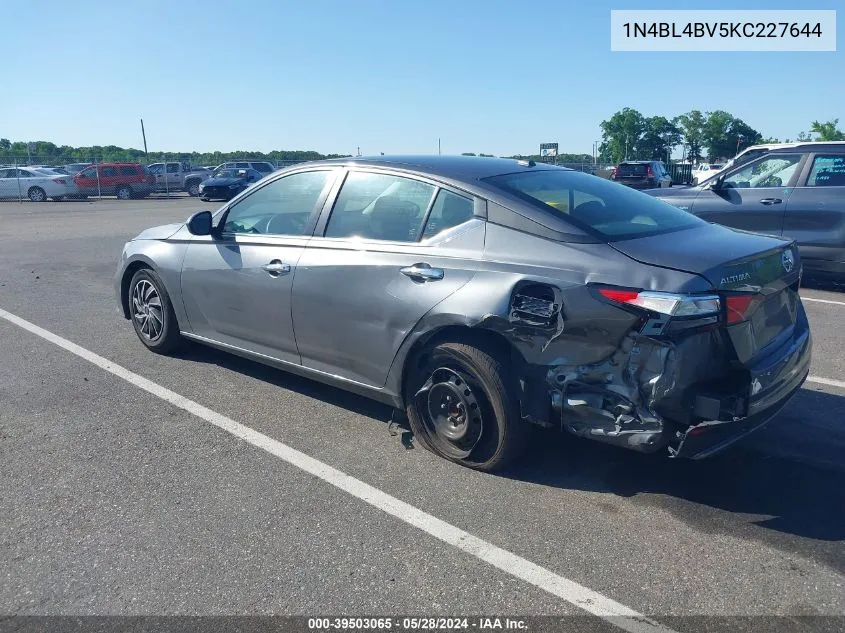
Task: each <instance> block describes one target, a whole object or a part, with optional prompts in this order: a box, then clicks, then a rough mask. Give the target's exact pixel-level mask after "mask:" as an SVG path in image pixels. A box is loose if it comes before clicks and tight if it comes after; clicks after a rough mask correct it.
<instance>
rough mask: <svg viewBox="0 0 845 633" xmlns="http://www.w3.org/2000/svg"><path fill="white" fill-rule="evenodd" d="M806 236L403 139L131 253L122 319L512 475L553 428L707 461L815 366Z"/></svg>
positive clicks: (304, 174)
mask: <svg viewBox="0 0 845 633" xmlns="http://www.w3.org/2000/svg"><path fill="white" fill-rule="evenodd" d="M800 277H801V260H800V256H799V253H798V249H797V248H796V246H795V243H794V242H793V241H792V240H788V239H781V238H778V237H767V236H763V235H756V234H752V233H747V232H744V231H740V230H735V229H731V228H727V227H723V226H718V225H714V224H709V223H707V222H705V221H703V220H701V219H699V218H697V217H695V216H694V215H692V214H690V213H687V212H685V211H683V210H681V209H678V208H676V207H673V206H671V205H669V204H666V203H664V202H661V201H659V200H657V199H655V198H652V197H650V196H648V195H646V194H643V193H640V192H637V191H634V190H632V189H630V188H628V187H625V186H623V185H619V184H615V183H612V182H609V181H607V180H603V179H601V178H598V177H595V176H591V175H587V174H583V173H579V172H575V171H570V170H568V169H563V168H558V167H554V166H551V165H544V164H535V163H533V162H529V161H517V160H511V159H499V158H486V157H485V158H475V157H446V156H400V157H387V156H381V157H375V158H360V159H338V160H328V161H320V162H314V163H305V164H300V165H296V166H294V167H291V168H288V169H285V170H282V171H278V172H275V173H273V174H271V175H269V176H267V177H266V178H264V179H263V180H261V181H260V182H258V183H256V184H254V185H252V186H251V187H249V188H248V189H247V190H246V191H244V192H243V193H241V194H239V195H238V196H237V197H235V198H234V199H233V200H231V201H230V202H228V203H227V204H226V205H225V206H223V207H222V208H221V209H219V210H218V211H217V212H215V213H211V212H209V211H200V212H198V213H196V214H194V215H193V216H191V217H190V218H189V219H188V220H187V221H186V222H185V223H181V224H171V225H167V226H160V227H156V228H152V229H149V230H147V231H144V232H143V233H141V234H140V235H138V236H137V237H136V238H135V239H133V240H131V241H129V242H128V243H127V244H126V246H125V247H124V249H123V255H122V257H121V261H120V266H119V269H118V271H117V276H116V291H117V297H118V302H119V309H120V312H121V313H122V314H123V316H124V317H125V318H126V319H129V320H131V322H132V324H133V326H134V328H135V331H136V333H137V335H138V338H139V339H140V340H141V342H142V343H143V344H144V345H146V346H147V347H148V348H149V349H150V350H152V351H154V352H158V353H170V352H173V351H175V350H176V349H177V347H178V346H179V344H180V343H182V342H183V341H184V340H186V339H188V340H191V341H197V342H200V343H203V344H206V345H210V346H213V347H216V348H219V349H221V350H225V351H228V352H232V353H234V354H238V355H241V356H245V357H247V358H251V359H253V360H256V361H259V362H262V363H266V364H269V365H272V366H275V367H278V368H280V369H283V370H286V371H291V372H294V373H297V374H301V375H303V376H307V377H310V378H313V379H315V380H319V381H323V382H325V383H329V384H332V385H335V386H337V387H341V388H343V389H348V390H350V391H354V392H356V393H359V394H362V395H365V396H369V397H371V398H374V399H377V400H380V401H382V402H385V403H388V404H390V405H392V406H393V407H395V408H396V409H397V410H399V411H404V412H406V413H407V417H408V423H409V424H410V426H411V429H412V431H413V432H414V435H415V437H416V438H417V441H418V442H419V443H420V444H422V445H423V446H425V447H426V448H428V449H430V450H431V451H433V452H435V453H437V454H438V455H441V456H443V457H445V458H447V459H450V460H453V461H455V462H458V463H460V464H463V465H466V466H469V467H472V468H478V469H481V470H495V469H498V468H501V467H504V466H505V465H506V464H508V463H509V462H511V461H512V460H514V459H515V458H517V457H518V456H519V455H520V454H522V453H524V450H523V449H524V447H525V440H526V437H527V435H528V431H529V429H530V428H531V427H532V426H539V427H547V428H551V429H560V430H563V431H566V432H569V433H572V434H575V435H578V436H582V437H587V438H591V439H594V440H598V441H602V442H608V443H611V444H615V445H618V446H622V447H625V448H630V449H634V450H638V451H642V452H654V451H657V450H659V449H668V452H669V454H670V455H672V456H684V457H692V458H701V457H706V456H708V455H711V454H713V453H715V452H717V451H719V450H721V449H722V448H724V447H726V446H728V445H729V444H731V443H732V442H733V441H735V440H736V439H738V438H739V437H741V436H743V435H745V434H746V433H748V432H750V431H752V430H754V429H756V428H758V427H759V426H761V425H762V424H764V423H765V422H767V421H768V420H769V419H770V418H771V417H772V416H773V415H775V413H777V411H778V410H780V409H781V407H783V406H784V404H785V403H786V402H787V401H788V400H789V398H790V397H791V396H792V395H793V394H794V393H795V391H796V390H797V389H798V388H799V387H800V386H801V384H802V383H803V381H804V379H805V378H806V376H807V373H808V367H809V363H810V350H811V337H810V331H809V326H808V323H807V317H806V315H805V313H804V308H803V306H802V304H801V300H800V298H799V296H798V286H799V282H800Z"/></svg>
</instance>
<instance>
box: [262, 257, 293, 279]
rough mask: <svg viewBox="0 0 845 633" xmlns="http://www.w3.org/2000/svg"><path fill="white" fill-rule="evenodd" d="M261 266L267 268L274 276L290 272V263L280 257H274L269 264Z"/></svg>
mask: <svg viewBox="0 0 845 633" xmlns="http://www.w3.org/2000/svg"><path fill="white" fill-rule="evenodd" d="M261 268H263V269H264V270H266V271H267V272H268V273H270V275H271V276H272V277H278V276H279V275H283V274H286V273H289V272H290V264H285V263H283V262H281V261H279V260H278V259H274V260H273V261H272V262H270V263H269V264H264V265H263V266H262V267H261Z"/></svg>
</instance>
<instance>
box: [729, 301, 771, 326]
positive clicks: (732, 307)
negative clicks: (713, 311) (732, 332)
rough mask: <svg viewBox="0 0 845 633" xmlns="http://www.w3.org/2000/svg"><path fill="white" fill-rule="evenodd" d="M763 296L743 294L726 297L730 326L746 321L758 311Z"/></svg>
mask: <svg viewBox="0 0 845 633" xmlns="http://www.w3.org/2000/svg"><path fill="white" fill-rule="evenodd" d="M761 299H762V296H761V295H752V294H743V295H728V296H727V297H725V311H726V312H727V320H728V325H730V324H732V323H739V322H741V321H745V320H746V319H748V317H749V316H751V313H752V312H754V310H756V309H757V305H758V303H759V302H760V300H761Z"/></svg>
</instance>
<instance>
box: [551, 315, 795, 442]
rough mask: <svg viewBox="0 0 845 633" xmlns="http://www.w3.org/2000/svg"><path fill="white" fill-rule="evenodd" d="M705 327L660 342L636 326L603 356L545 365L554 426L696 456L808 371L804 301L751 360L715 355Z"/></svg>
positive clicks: (786, 394)
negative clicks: (728, 360)
mask: <svg viewBox="0 0 845 633" xmlns="http://www.w3.org/2000/svg"><path fill="white" fill-rule="evenodd" d="M709 336H710V335H709V334H699V335H694V336H692V337H689V338H687V339H686V340H684V341H680V342H679V341H675V342H671V341H662V342H661V341H657V340H655V339H647V338H644V337H640V336H637V335H634V337H633V338H632V339H629V340H628V341H627V342H626V343H624V344H623V345H622V346H620V349H619V350H618V351H617V354H616V355H615V357H614V358H611V359H609V360H608V361H606V362H603V363H599V364H597V365H593V366H582V367H577V368H572V367H561V366H555V367H552V368H550V369H551V372H550V373H549V377H550V378H551V377H552V376H553V377H555V378H556V379H557V380H551V379H548V381H547V384H549V386H550V387H553V389H551V390H550V391H551V396H552V407H553V410H555V412H556V414H557V415H558V416H559V420H560V426H561V428H562V429H564V430H565V431H567V432H569V433H572V434H574V435H578V436H581V437H585V438H589V439H593V440H597V441H601V442H605V443H609V444H614V445H616V446H620V447H623V448H628V449H632V450H636V451H639V452H645V453H652V452H655V451H657V450H659V449H661V448H666V447H668V450H669V453H670V455H671V456H673V457H687V458H691V459H702V458H705V457H708V456H710V455H713V454H715V453H717V452H719V451H721V450H723V449H725V448H727V447H728V446H730V445H731V444H733V443H734V442H736V441H737V440H739V439H740V438H742V437H744V436H745V435H747V434H748V433H751V432H752V431H754V430H756V429H758V428H760V427H761V426H763V425H764V424H766V423H767V422H768V421H769V420H770V419H771V418H772V417H774V416H775V415H776V414H777V413H778V411H780V410H781V409H782V408H783V407H784V406H785V405H786V403H787V402H788V401H789V400H790V399H791V397H792V396H793V395H794V394H795V392H796V391H797V390H798V389H799V388H800V387H801V385H802V384H803V383H804V381H805V380H806V378H807V375H808V373H809V366H810V358H811V349H812V339H811V335H810V330H809V325H808V323H807V321H806V315H805V314H804V313H803V311H801V313H800V315H799V318H798V320H797V322H796V324H795V326H794V327H793V328H790V329H789V330H788V331H785V332H784V334H783V338H782V339H781V340H780V341H773V342H772V344H771V345H769V346H768V348H767V350H765V352H764V353H763V354H762V355H761V357H760V358H758V359H756V360H755V362H754V363H753V364H752V365H750V366H744V367H737V366H736V365H734V366H732V368H730V369H729V365H726V364H721V363H723V362H724V361H722V360H719V358H718V356H719V355H718V354H717V353H716V350H717V349H718V346H711V343H708V341H709V340H710V339H709ZM712 345H716V344H712ZM709 363H715V364H713V365H709ZM708 365H709V366H708ZM718 367H721V369H720V370H717V368H718ZM555 382H556V383H557V384H555Z"/></svg>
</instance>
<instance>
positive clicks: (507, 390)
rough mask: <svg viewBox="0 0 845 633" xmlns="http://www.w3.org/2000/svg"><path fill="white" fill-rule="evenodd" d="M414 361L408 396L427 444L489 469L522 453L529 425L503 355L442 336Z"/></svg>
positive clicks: (417, 432) (411, 418) (411, 416)
mask: <svg viewBox="0 0 845 633" xmlns="http://www.w3.org/2000/svg"><path fill="white" fill-rule="evenodd" d="M420 360H421V362H420ZM412 362H414V369H413V370H412V372H411V375H410V376H409V380H408V382H407V386H406V391H405V402H406V405H407V414H408V422H409V424H410V426H411V430H412V431H413V433H414V436H415V437H416V438H417V441H418V442H419V443H420V444H421V445H422V446H423V447H425V448H427V449H428V450H430V451H432V452H433V453H436V454H437V455H440V456H441V457H445V458H446V459H449V460H451V461H454V462H457V463H459V464H461V465H463V466H467V467H469V468H474V469H477V470H484V471H488V472H489V471H495V470H500V469H502V468H504V467H506V466H507V465H509V464H511V463H513V462H514V461H515V460H516V459H517V458H519V457H520V456H521V454H522V453H523V451H524V448H525V444H526V439H527V429H526V427H525V425H524V424H523V423H522V421H521V419H520V413H519V411H520V409H519V398H518V396H517V393H516V385H515V382H514V379H513V377H512V375H511V372H510V370H509V368H508V367H507V365H506V364H505V363H504V362H503V361H502V360H501V359H499V358H498V357H497V356H495V355H493V354H490V353H488V352H487V351H485V350H484V349H481V348H479V347H475V346H473V345H467V344H464V343H457V342H444V343H440V344H439V345H437V346H435V347H433V348H431V349H429V350H427V351H426V352H425V353H424V354H423V355H422V356H421V357H418V359H417V361H412Z"/></svg>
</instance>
